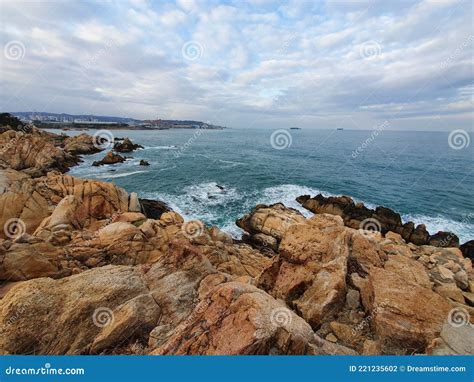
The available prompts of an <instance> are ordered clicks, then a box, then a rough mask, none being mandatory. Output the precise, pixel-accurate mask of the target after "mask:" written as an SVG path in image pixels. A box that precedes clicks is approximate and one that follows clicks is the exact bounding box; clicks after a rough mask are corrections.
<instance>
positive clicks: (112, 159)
mask: <svg viewBox="0 0 474 382" xmlns="http://www.w3.org/2000/svg"><path fill="white" fill-rule="evenodd" d="M125 161H126V159H125V158H124V157H123V156H121V155H120V154H115V153H114V152H113V151H109V152H108V153H107V154H105V156H104V157H103V158H102V159H101V160H99V161H94V162H92V166H102V165H104V164H116V163H122V162H125Z"/></svg>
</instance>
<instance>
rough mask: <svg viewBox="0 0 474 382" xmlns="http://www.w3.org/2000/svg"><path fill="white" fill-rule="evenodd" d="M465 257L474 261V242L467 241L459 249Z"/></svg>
mask: <svg viewBox="0 0 474 382" xmlns="http://www.w3.org/2000/svg"><path fill="white" fill-rule="evenodd" d="M459 249H460V250H461V252H462V254H463V255H464V257H468V258H469V259H471V260H474V240H469V241H466V242H465V243H464V244H463V245H461V246H460V247H459Z"/></svg>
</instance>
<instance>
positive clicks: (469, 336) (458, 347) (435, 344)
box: [426, 324, 474, 355]
mask: <svg viewBox="0 0 474 382" xmlns="http://www.w3.org/2000/svg"><path fill="white" fill-rule="evenodd" d="M426 352H427V354H430V355H469V354H470V355H473V354H474V327H473V326H472V325H462V326H456V327H454V326H452V325H450V324H445V325H443V329H442V331H441V333H440V337H439V338H435V339H434V340H433V341H432V342H431V344H430V346H429V347H428V349H427V351H426Z"/></svg>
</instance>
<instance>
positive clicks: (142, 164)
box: [140, 159, 150, 166]
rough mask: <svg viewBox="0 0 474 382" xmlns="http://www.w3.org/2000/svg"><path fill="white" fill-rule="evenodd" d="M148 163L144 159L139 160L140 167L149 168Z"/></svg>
mask: <svg viewBox="0 0 474 382" xmlns="http://www.w3.org/2000/svg"><path fill="white" fill-rule="evenodd" d="M149 165H150V163H149V162H148V161H146V160H145V159H142V160H140V166H149Z"/></svg>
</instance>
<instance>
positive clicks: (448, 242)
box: [296, 194, 459, 247]
mask: <svg viewBox="0 0 474 382" xmlns="http://www.w3.org/2000/svg"><path fill="white" fill-rule="evenodd" d="M296 201H297V202H298V203H300V204H301V205H302V206H303V207H304V208H306V209H307V210H309V211H311V212H313V213H315V214H324V213H326V214H332V215H339V216H341V217H342V219H343V220H344V224H345V225H346V226H348V227H351V228H354V229H358V228H363V227H362V226H363V225H364V220H366V219H374V222H373V224H375V225H378V228H379V229H380V231H381V233H382V234H386V233H387V232H389V231H392V232H395V233H398V234H399V235H401V236H402V238H403V239H404V240H405V241H406V242H411V243H413V244H416V245H427V244H429V245H433V246H436V247H459V238H458V237H457V236H456V235H455V234H454V233H452V232H438V233H437V234H435V235H433V236H430V234H429V232H428V231H427V230H426V227H425V225H423V224H420V225H418V226H417V227H416V228H415V224H414V223H413V222H406V223H403V222H402V218H401V216H400V214H398V213H397V212H395V211H393V210H391V209H390V208H386V207H382V206H379V207H377V208H376V209H375V210H373V209H370V208H367V207H365V206H364V205H363V204H362V203H357V204H356V203H355V202H354V201H353V200H352V198H350V197H349V196H330V197H325V196H323V195H322V194H318V195H316V196H315V197H313V198H312V197H310V196H309V195H301V196H298V197H297V198H296Z"/></svg>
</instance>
